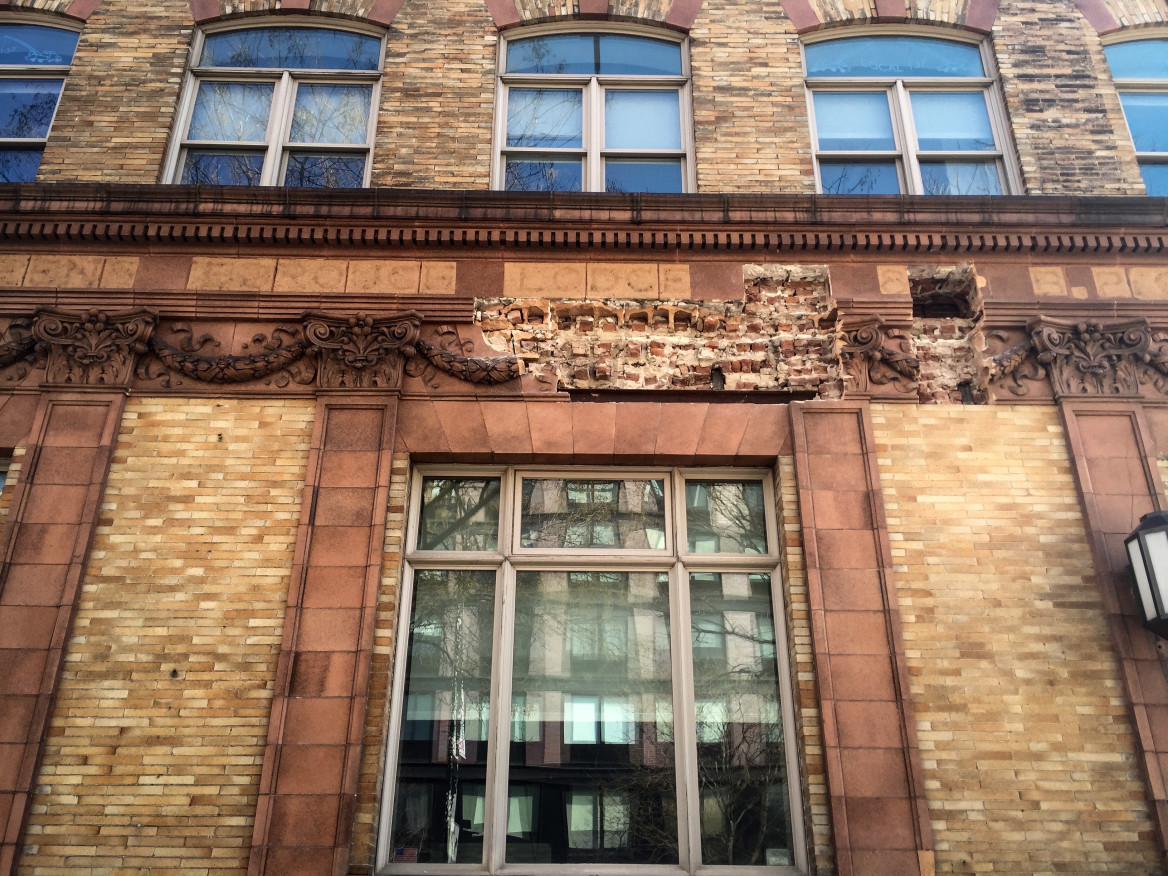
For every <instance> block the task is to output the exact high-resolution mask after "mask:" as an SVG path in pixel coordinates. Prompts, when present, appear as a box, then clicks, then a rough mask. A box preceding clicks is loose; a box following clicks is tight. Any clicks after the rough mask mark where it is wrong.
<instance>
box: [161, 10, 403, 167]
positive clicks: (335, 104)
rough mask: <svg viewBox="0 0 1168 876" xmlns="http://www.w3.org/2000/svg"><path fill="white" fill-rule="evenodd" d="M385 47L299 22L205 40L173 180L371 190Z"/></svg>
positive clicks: (363, 36) (187, 99)
mask: <svg viewBox="0 0 1168 876" xmlns="http://www.w3.org/2000/svg"><path fill="white" fill-rule="evenodd" d="M383 42H384V41H383V39H382V38H381V37H379V36H374V35H372V34H367V33H356V32H352V31H345V30H333V29H329V28H323V27H311V26H307V25H295V24H292V25H280V26H278V27H251V28H246V29H235V30H227V31H217V32H213V33H208V34H206V35H205V36H204V37H203V38H202V40H201V44H198V45H196V51H195V55H194V56H195V58H196V59H197V60H196V62H195V63H194V65H193V66H192V68H191V71H190V74H189V78H188V81H187V88H186V93H185V95H184V100H183V105H182V109H181V113H182V117H181V119H180V124H179V131H181V139H180V140H179V141H178V143H177V144H176V145H175V146H174V148H172V150H171V157H170V162H169V171H168V174H167V177H168V179H170V180H171V181H172V182H177V183H186V184H194V183H205V184H210V185H248V186H255V185H269V186H270V185H285V186H314V187H329V188H359V187H361V186H364V185H366V184H367V182H368V179H369V157H370V153H371V151H372V148H373V130H374V126H375V124H376V113H374V112H373V107H375V106H376V99H375V98H376V95H377V90H378V87H379V85H380V78H381V64H382V56H383V54H384V51H383Z"/></svg>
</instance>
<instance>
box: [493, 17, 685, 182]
mask: <svg viewBox="0 0 1168 876" xmlns="http://www.w3.org/2000/svg"><path fill="white" fill-rule="evenodd" d="M684 49H685V47H684V44H683V43H679V42H676V41H673V40H666V39H657V38H655V37H647V36H637V35H631V34H616V33H552V34H543V35H539V36H529V37H515V38H512V39H509V40H507V41H506V42H505V44H504V49H503V57H502V61H501V65H502V74H501V82H500V86H499V95H500V98H499V112H498V122H497V130H496V132H495V142H496V143H497V144H498V148H497V160H496V163H495V178H494V187H495V188H499V189H506V190H507V191H541V192H548V191H555V192H579V191H586V192H686V191H692V190H693V188H694V185H693V133H692V129H693V124H692V122H691V115H692V114H691V111H690V94H689V66H688V58H687V56H686V52H685V50H684Z"/></svg>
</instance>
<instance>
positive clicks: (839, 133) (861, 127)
mask: <svg viewBox="0 0 1168 876" xmlns="http://www.w3.org/2000/svg"><path fill="white" fill-rule="evenodd" d="M804 55H805V58H806V62H807V90H808V99H809V101H810V104H811V118H812V140H813V143H814V145H815V159H816V160H815V166H816V173H817V175H818V179H819V190H820V191H821V192H824V193H826V194H832V195H894V194H910V195H1000V194H1002V193H1003V192H1008V191H1010V190H1013V189H1016V188H1017V186H1016V185H1014V184H1012V180H1011V175H1012V173H1013V171H1012V168H1011V166H1010V165H1009V163H1008V162H1007V161H1006V160H1005V149H1004V146H1003V144H1004V143H1005V142H1006V125H1005V116H1004V113H1003V112H1002V102H1001V98H1000V96H999V93H998V89H997V86H996V85H995V83H994V80H993V78H992V77H991V76H989V75H988V73H987V69H988V61H989V59H988V58H987V57H986V56H985V55H984V54H983V49H982V48H981V47H979V46H977V45H974V44H972V43H964V42H955V41H951V40H938V39H930V38H926V37H910V36H866V37H853V38H849V39H834V40H826V41H823V42H813V43H808V44H807V45H806V46H805V47H804Z"/></svg>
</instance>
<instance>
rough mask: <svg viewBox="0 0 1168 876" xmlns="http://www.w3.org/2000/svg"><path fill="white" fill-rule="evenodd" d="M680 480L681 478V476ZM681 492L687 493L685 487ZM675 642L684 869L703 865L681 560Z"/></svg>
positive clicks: (675, 587)
mask: <svg viewBox="0 0 1168 876" xmlns="http://www.w3.org/2000/svg"><path fill="white" fill-rule="evenodd" d="M678 480H679V481H680V478H679V479H678ZM678 492H684V487H683V488H682V490H679V491H678ZM670 577H671V579H672V581H671V587H670V592H671V596H670V608H669V611H670V614H671V615H672V617H673V621H672V623H671V624H670V629H671V630H672V631H673V632H672V640H673V641H672V645H673V654H672V657H673V749H674V762H675V764H676V767H675V768H676V770H677V831H678V855H679V858H678V860H679V863H680V864H681V868H682V870H684V871H686V872H688V873H692V872H694V870H695V869H696V868H697V867H698V866H700V865H701V822H700V815H701V813H700V811H699V802H700V801H699V795H698V765H697V750H698V749H697V745H698V743H697V730H696V729H695V727H694V714H695V711H694V705H693V647H692V643H691V641H690V606H689V580H688V577H687V573H686V569H685V565H684V563H682V561H681V560H678V561H677V562H676V563H675V564H674V566H673V571H672V573H671V574H670Z"/></svg>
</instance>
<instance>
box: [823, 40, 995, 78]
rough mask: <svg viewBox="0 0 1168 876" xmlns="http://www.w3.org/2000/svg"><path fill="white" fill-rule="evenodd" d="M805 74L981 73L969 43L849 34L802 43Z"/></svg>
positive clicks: (977, 55) (977, 54) (976, 54)
mask: <svg viewBox="0 0 1168 876" xmlns="http://www.w3.org/2000/svg"><path fill="white" fill-rule="evenodd" d="M804 51H805V52H806V57H807V75H808V76H879V77H882V78H887V79H893V78H899V77H902V76H981V75H983V74H984V69H983V68H982V64H981V52H980V51H979V50H978V47H977V46H974V45H970V44H969V43H955V42H949V41H947V40H934V39H928V38H927V37H894V36H882V37H853V38H851V39H843V40H831V41H829V42H822V43H811V44H810V45H808V46H806V48H805V50H804Z"/></svg>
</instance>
